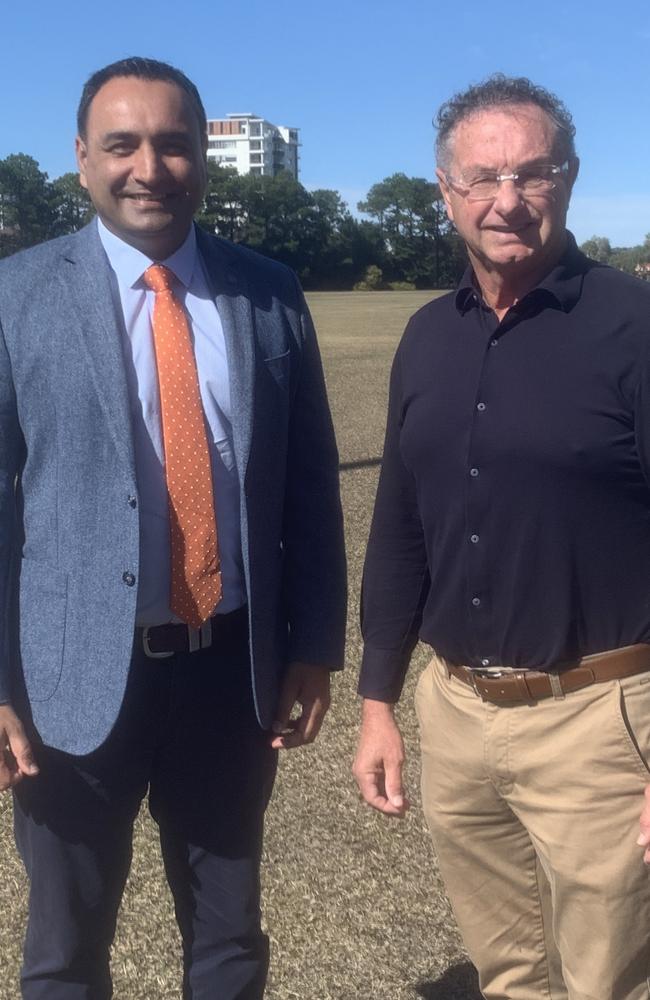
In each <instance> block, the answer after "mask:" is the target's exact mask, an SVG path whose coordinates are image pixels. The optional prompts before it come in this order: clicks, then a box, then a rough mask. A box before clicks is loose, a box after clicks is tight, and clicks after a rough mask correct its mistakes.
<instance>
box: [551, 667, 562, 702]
mask: <svg viewBox="0 0 650 1000" xmlns="http://www.w3.org/2000/svg"><path fill="white" fill-rule="evenodd" d="M548 679H549V681H550V682H551V691H552V692H553V697H554V698H555V699H556V700H558V699H563V698H566V695H565V693H564V691H563V690H562V682H561V680H560V675H559V674H558V673H552V672H550V671H549V675H548Z"/></svg>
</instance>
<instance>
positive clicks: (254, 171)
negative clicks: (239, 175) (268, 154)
mask: <svg viewBox="0 0 650 1000" xmlns="http://www.w3.org/2000/svg"><path fill="white" fill-rule="evenodd" d="M251 173H252V174H261V173H262V168H261V167H251Z"/></svg>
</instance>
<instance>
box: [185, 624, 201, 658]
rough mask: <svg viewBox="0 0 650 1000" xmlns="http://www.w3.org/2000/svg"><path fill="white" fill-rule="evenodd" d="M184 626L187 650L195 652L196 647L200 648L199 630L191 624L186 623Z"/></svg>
mask: <svg viewBox="0 0 650 1000" xmlns="http://www.w3.org/2000/svg"><path fill="white" fill-rule="evenodd" d="M186 628H187V641H188V644H189V652H190V653H195V652H196V651H197V649H200V648H201V632H200V631H199V629H198V628H193V627H192V626H191V625H187V626H186Z"/></svg>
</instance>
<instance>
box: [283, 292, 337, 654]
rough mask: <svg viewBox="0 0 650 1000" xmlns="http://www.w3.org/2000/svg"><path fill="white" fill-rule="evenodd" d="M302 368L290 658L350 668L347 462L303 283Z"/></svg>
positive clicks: (292, 491)
mask: <svg viewBox="0 0 650 1000" xmlns="http://www.w3.org/2000/svg"><path fill="white" fill-rule="evenodd" d="M294 280H295V282H296V290H297V295H298V308H299V321H300V331H299V336H300V340H301V352H300V366H299V370H298V374H297V380H296V383H295V389H294V393H293V398H292V402H291V411H290V417H289V442H288V460H287V478H286V490H285V505H284V516H283V558H284V568H283V589H284V595H283V596H284V604H285V607H286V609H287V612H288V620H289V659H290V660H299V661H302V662H305V663H311V664H314V665H318V666H326V667H329V668H330V669H333V670H337V669H340V668H341V667H342V666H343V654H344V645H345V620H346V603H347V592H346V567H345V551H344V541H343V517H342V512H341V501H340V494H339V459H338V451H337V448H336V442H335V439H334V428H333V425H332V418H331V415H330V411H329V406H328V402H327V395H326V390H325V380H324V377H323V370H322V365H321V360H320V354H319V350H318V345H317V342H316V334H315V332H314V327H313V323H312V320H311V316H310V314H309V310H308V308H307V304H306V302H305V300H304V296H303V294H302V290H301V289H300V287H299V285H298V281H297V279H294Z"/></svg>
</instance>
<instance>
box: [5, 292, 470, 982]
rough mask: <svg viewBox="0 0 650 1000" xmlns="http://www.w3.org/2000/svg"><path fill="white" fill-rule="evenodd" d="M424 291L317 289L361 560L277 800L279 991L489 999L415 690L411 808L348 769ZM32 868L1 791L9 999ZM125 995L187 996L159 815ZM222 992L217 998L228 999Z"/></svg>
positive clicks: (131, 911)
mask: <svg viewBox="0 0 650 1000" xmlns="http://www.w3.org/2000/svg"><path fill="white" fill-rule="evenodd" d="M430 297H431V293H424V292H377V293H367V292H366V293H364V292H359V293H314V294H312V295H310V296H309V303H310V306H311V308H312V311H313V314H314V319H315V321H316V325H317V329H318V331H319V339H320V343H321V350H322V354H323V359H324V363H325V370H326V376H327V382H328V388H329V393H330V399H331V404H332V410H333V413H334V420H335V424H336V428H337V434H338V440H339V447H340V452H341V465H342V473H341V479H342V488H343V502H344V509H345V515H346V532H347V546H348V559H349V569H350V592H351V601H350V613H349V626H348V655H347V659H348V668H347V670H346V671H345V672H344V673H343V674H342V675H338V676H337V678H336V681H335V686H334V700H333V706H332V710H331V712H330V715H329V717H328V721H327V723H326V725H325V727H324V729H323V732H322V734H321V736H320V738H319V740H318V742H317V743H316V744H315V745H314V746H312V747H310V748H308V749H306V750H297V751H292V752H291V753H289V754H286V755H285V756H284V757H283V759H282V762H281V769H280V774H279V777H278V781H277V784H276V788H275V792H274V796H273V800H272V803H271V806H270V809H269V812H268V819H267V833H266V848H265V855H264V864H263V884H264V910H265V923H266V927H267V930H268V933H269V935H270V937H271V944H272V968H271V976H270V979H269V985H268V989H267V993H266V997H267V1000H418V998H420V1000H480V995H479V993H478V990H477V987H476V979H475V975H474V972H473V970H472V968H471V967H470V966H469V965H468V963H467V960H466V958H465V956H464V953H463V950H462V945H461V943H460V941H459V938H458V934H457V931H456V930H455V927H454V922H453V918H452V916H451V914H450V911H449V906H448V903H447V901H446V899H445V896H444V893H443V891H442V888H441V885H440V881H439V878H438V875H437V869H436V864H435V860H434V858H433V855H432V851H431V847H430V844H429V840H428V836H427V833H426V830H425V827H424V822H423V818H422V815H421V812H420V808H419V795H418V763H417V736H416V729H415V720H414V713H413V711H412V706H411V693H412V689H413V687H414V683H415V678H416V674H417V667H418V663H419V664H421V663H423V662H424V657H425V655H426V654H425V651H421V652H420V653H419V654H418V657H417V658H416V662H414V664H413V667H412V669H411V673H410V677H409V681H408V685H407V689H406V691H405V695H404V698H403V703H402V706H401V709H400V712H401V720H402V723H403V727H404V733H405V738H406V741H407V751H408V754H409V761H408V774H407V778H408V786H409V792H410V796H411V798H412V801H413V808H412V810H411V813H410V814H409V816H408V817H407V819H406V820H405V821H403V822H396V821H388V820H386V819H385V818H384V817H381V816H379V815H375V814H374V813H372V812H371V811H370V810H369V809H368V808H366V807H365V806H363V805H362V804H361V803H360V802H359V798H358V795H357V794H356V792H355V787H354V785H353V781H352V778H351V776H350V763H351V760H352V755H353V750H354V744H355V739H356V728H357V714H358V704H357V698H356V695H355V685H356V672H357V665H358V661H359V656H360V637H359V632H358V624H357V623H358V618H359V607H358V602H359V584H360V575H361V566H362V559H363V550H364V545H365V540H366V537H367V532H368V526H369V519H370V512H371V508H372V501H373V496H374V490H375V486H376V481H377V471H378V469H377V465H378V460H379V457H380V454H381V447H382V438H383V430H384V421H385V410H386V396H387V380H388V371H389V366H390V361H391V358H392V355H393V352H394V350H395V346H396V344H397V341H398V339H399V336H400V333H401V331H402V329H403V327H404V325H405V322H406V320H407V319H408V317H409V315H411V313H413V312H414V311H415V310H416V309H417V308H418V307H419V306H420V305H421V304H423V303H424V302H425V301H427V299H428V298H430ZM25 895H26V886H25V880H24V877H23V874H22V870H21V868H20V864H19V862H18V860H17V859H16V857H15V853H14V849H13V843H12V836H11V805H10V801H9V799H8V798H7V797H3V799H2V800H0V1000H17V998H18V997H19V989H18V985H17V974H18V967H19V962H20V942H21V936H22V928H23V921H24V917H25ZM113 972H114V980H115V997H116V998H119V1000H180V991H179V985H178V984H179V980H180V974H179V944H178V938H177V934H176V930H175V925H174V920H173V914H172V908H171V903H170V899H169V894H168V891H167V888H166V885H165V883H164V879H163V874H162V867H161V862H160V856H159V850H158V844H157V837H156V830H155V827H154V826H153V824H152V822H151V820H150V819H149V817H148V814H147V813H146V811H144V810H143V812H142V813H141V815H140V818H139V820H138V824H137V831H136V842H135V856H134V862H133V868H132V873H131V877H130V879H129V884H128V889H127V893H126V896H125V899H124V903H123V907H122V911H121V917H120V924H119V930H118V936H117V940H116V944H115V949H114V954H113ZM214 1000H219V998H218V997H215V998H214Z"/></svg>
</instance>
